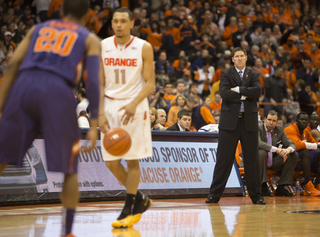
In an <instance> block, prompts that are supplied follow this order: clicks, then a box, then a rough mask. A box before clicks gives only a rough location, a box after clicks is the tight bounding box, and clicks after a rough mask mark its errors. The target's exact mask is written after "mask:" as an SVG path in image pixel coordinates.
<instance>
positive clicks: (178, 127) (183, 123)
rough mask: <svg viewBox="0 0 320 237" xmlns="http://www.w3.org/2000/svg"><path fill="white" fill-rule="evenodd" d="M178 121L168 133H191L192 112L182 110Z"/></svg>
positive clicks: (168, 129) (169, 128)
mask: <svg viewBox="0 0 320 237" xmlns="http://www.w3.org/2000/svg"><path fill="white" fill-rule="evenodd" d="M177 117H178V119H177V122H176V123H175V124H173V125H172V126H170V127H168V128H167V129H166V131H190V130H189V128H190V125H191V111H190V110H188V109H181V110H180V111H179V112H178V115H177Z"/></svg>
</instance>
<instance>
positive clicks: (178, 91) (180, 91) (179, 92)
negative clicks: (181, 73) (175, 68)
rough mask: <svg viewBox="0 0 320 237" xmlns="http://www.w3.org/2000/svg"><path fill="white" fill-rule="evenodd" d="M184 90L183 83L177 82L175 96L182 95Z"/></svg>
mask: <svg viewBox="0 0 320 237" xmlns="http://www.w3.org/2000/svg"><path fill="white" fill-rule="evenodd" d="M185 90H186V86H185V85H184V83H183V82H181V81H180V82H177V86H176V96H177V95H183V96H184V94H185Z"/></svg>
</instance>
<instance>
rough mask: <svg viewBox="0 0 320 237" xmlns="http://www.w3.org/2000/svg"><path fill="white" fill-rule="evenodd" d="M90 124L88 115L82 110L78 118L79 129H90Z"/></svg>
mask: <svg viewBox="0 0 320 237" xmlns="http://www.w3.org/2000/svg"><path fill="white" fill-rule="evenodd" d="M90 124H91V122H90V117H89V114H88V113H87V111H85V110H82V111H81V112H80V113H79V117H78V126H79V128H90V127H91V126H90Z"/></svg>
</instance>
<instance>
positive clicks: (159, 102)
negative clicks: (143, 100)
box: [149, 89, 171, 113]
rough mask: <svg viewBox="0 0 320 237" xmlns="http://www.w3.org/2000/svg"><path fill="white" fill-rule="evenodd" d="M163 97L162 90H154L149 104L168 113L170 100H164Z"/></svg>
mask: <svg viewBox="0 0 320 237" xmlns="http://www.w3.org/2000/svg"><path fill="white" fill-rule="evenodd" d="M163 97H164V90H163V89H160V90H159V91H158V92H156V94H155V96H154V98H153V99H151V100H150V101H149V106H150V107H154V108H156V109H163V110H164V111H166V113H168V112H169V109H170V107H171V103H170V100H166V99H164V98H163Z"/></svg>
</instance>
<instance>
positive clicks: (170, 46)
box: [160, 25, 177, 64]
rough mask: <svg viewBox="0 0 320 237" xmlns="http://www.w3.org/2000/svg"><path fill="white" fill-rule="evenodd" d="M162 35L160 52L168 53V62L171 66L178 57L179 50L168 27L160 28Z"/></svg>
mask: <svg viewBox="0 0 320 237" xmlns="http://www.w3.org/2000/svg"><path fill="white" fill-rule="evenodd" d="M160 33H161V34H162V39H161V44H162V45H161V47H160V50H163V51H165V52H166V53H167V57H168V61H169V63H170V64H172V63H173V61H174V60H175V59H176V57H177V48H176V47H175V44H174V40H173V36H172V35H171V34H169V33H168V29H167V26H165V25H163V26H161V27H160Z"/></svg>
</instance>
